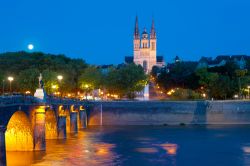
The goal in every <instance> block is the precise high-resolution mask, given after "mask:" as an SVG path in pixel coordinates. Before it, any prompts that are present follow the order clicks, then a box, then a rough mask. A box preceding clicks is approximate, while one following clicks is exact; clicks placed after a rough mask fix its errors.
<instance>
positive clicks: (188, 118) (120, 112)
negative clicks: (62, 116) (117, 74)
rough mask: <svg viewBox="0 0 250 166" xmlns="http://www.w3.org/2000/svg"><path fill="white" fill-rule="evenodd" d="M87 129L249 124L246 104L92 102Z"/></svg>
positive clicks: (248, 102)
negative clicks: (119, 126)
mask: <svg viewBox="0 0 250 166" xmlns="http://www.w3.org/2000/svg"><path fill="white" fill-rule="evenodd" d="M90 105H91V106H90V107H89V112H88V119H89V125H180V124H182V125H184V124H185V125H189V124H250V101H244V100H228V101H110V102H92V103H91V104H90Z"/></svg>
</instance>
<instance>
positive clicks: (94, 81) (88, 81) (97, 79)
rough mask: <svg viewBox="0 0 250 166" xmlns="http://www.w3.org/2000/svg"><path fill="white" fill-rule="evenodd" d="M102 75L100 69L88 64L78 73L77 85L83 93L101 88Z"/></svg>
mask: <svg viewBox="0 0 250 166" xmlns="http://www.w3.org/2000/svg"><path fill="white" fill-rule="evenodd" d="M102 80H103V75H102V72H101V70H100V69H98V68H96V67H94V66H90V67H88V68H86V69H85V70H84V71H83V73H82V74H81V75H80V77H79V80H78V85H79V88H80V89H81V90H83V91H84V92H85V93H89V92H91V91H93V90H94V89H99V88H101V85H102Z"/></svg>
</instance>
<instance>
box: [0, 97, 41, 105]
mask: <svg viewBox="0 0 250 166" xmlns="http://www.w3.org/2000/svg"><path fill="white" fill-rule="evenodd" d="M33 103H37V100H36V98H34V97H33V96H26V95H9V96H0V105H11V104H33Z"/></svg>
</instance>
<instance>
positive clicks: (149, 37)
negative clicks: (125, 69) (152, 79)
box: [125, 16, 164, 74]
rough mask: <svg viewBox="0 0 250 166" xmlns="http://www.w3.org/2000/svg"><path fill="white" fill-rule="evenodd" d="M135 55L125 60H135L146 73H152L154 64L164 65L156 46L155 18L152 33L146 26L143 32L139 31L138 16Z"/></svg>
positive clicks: (134, 41) (136, 20)
mask: <svg viewBox="0 0 250 166" xmlns="http://www.w3.org/2000/svg"><path fill="white" fill-rule="evenodd" d="M133 44H134V55H133V57H125V62H128V63H131V60H132V62H134V63H135V64H137V65H141V66H142V67H143V69H144V71H145V73H147V74H148V73H150V72H151V70H152V67H153V66H163V65H164V61H163V57H162V56H157V52H156V51H157V50H156V49H157V47H156V30H155V24H154V20H153V21H152V25H151V30H150V33H148V32H147V30H146V28H144V30H143V32H142V33H141V34H140V32H139V24H138V17H137V16H136V19H135V29H134V40H133Z"/></svg>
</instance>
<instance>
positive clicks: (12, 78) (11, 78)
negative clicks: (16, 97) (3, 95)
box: [8, 76, 14, 92]
mask: <svg viewBox="0 0 250 166" xmlns="http://www.w3.org/2000/svg"><path fill="white" fill-rule="evenodd" d="M8 80H9V81H10V92H11V91H12V90H11V82H12V81H13V80H14V77H11V76H9V77H8Z"/></svg>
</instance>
